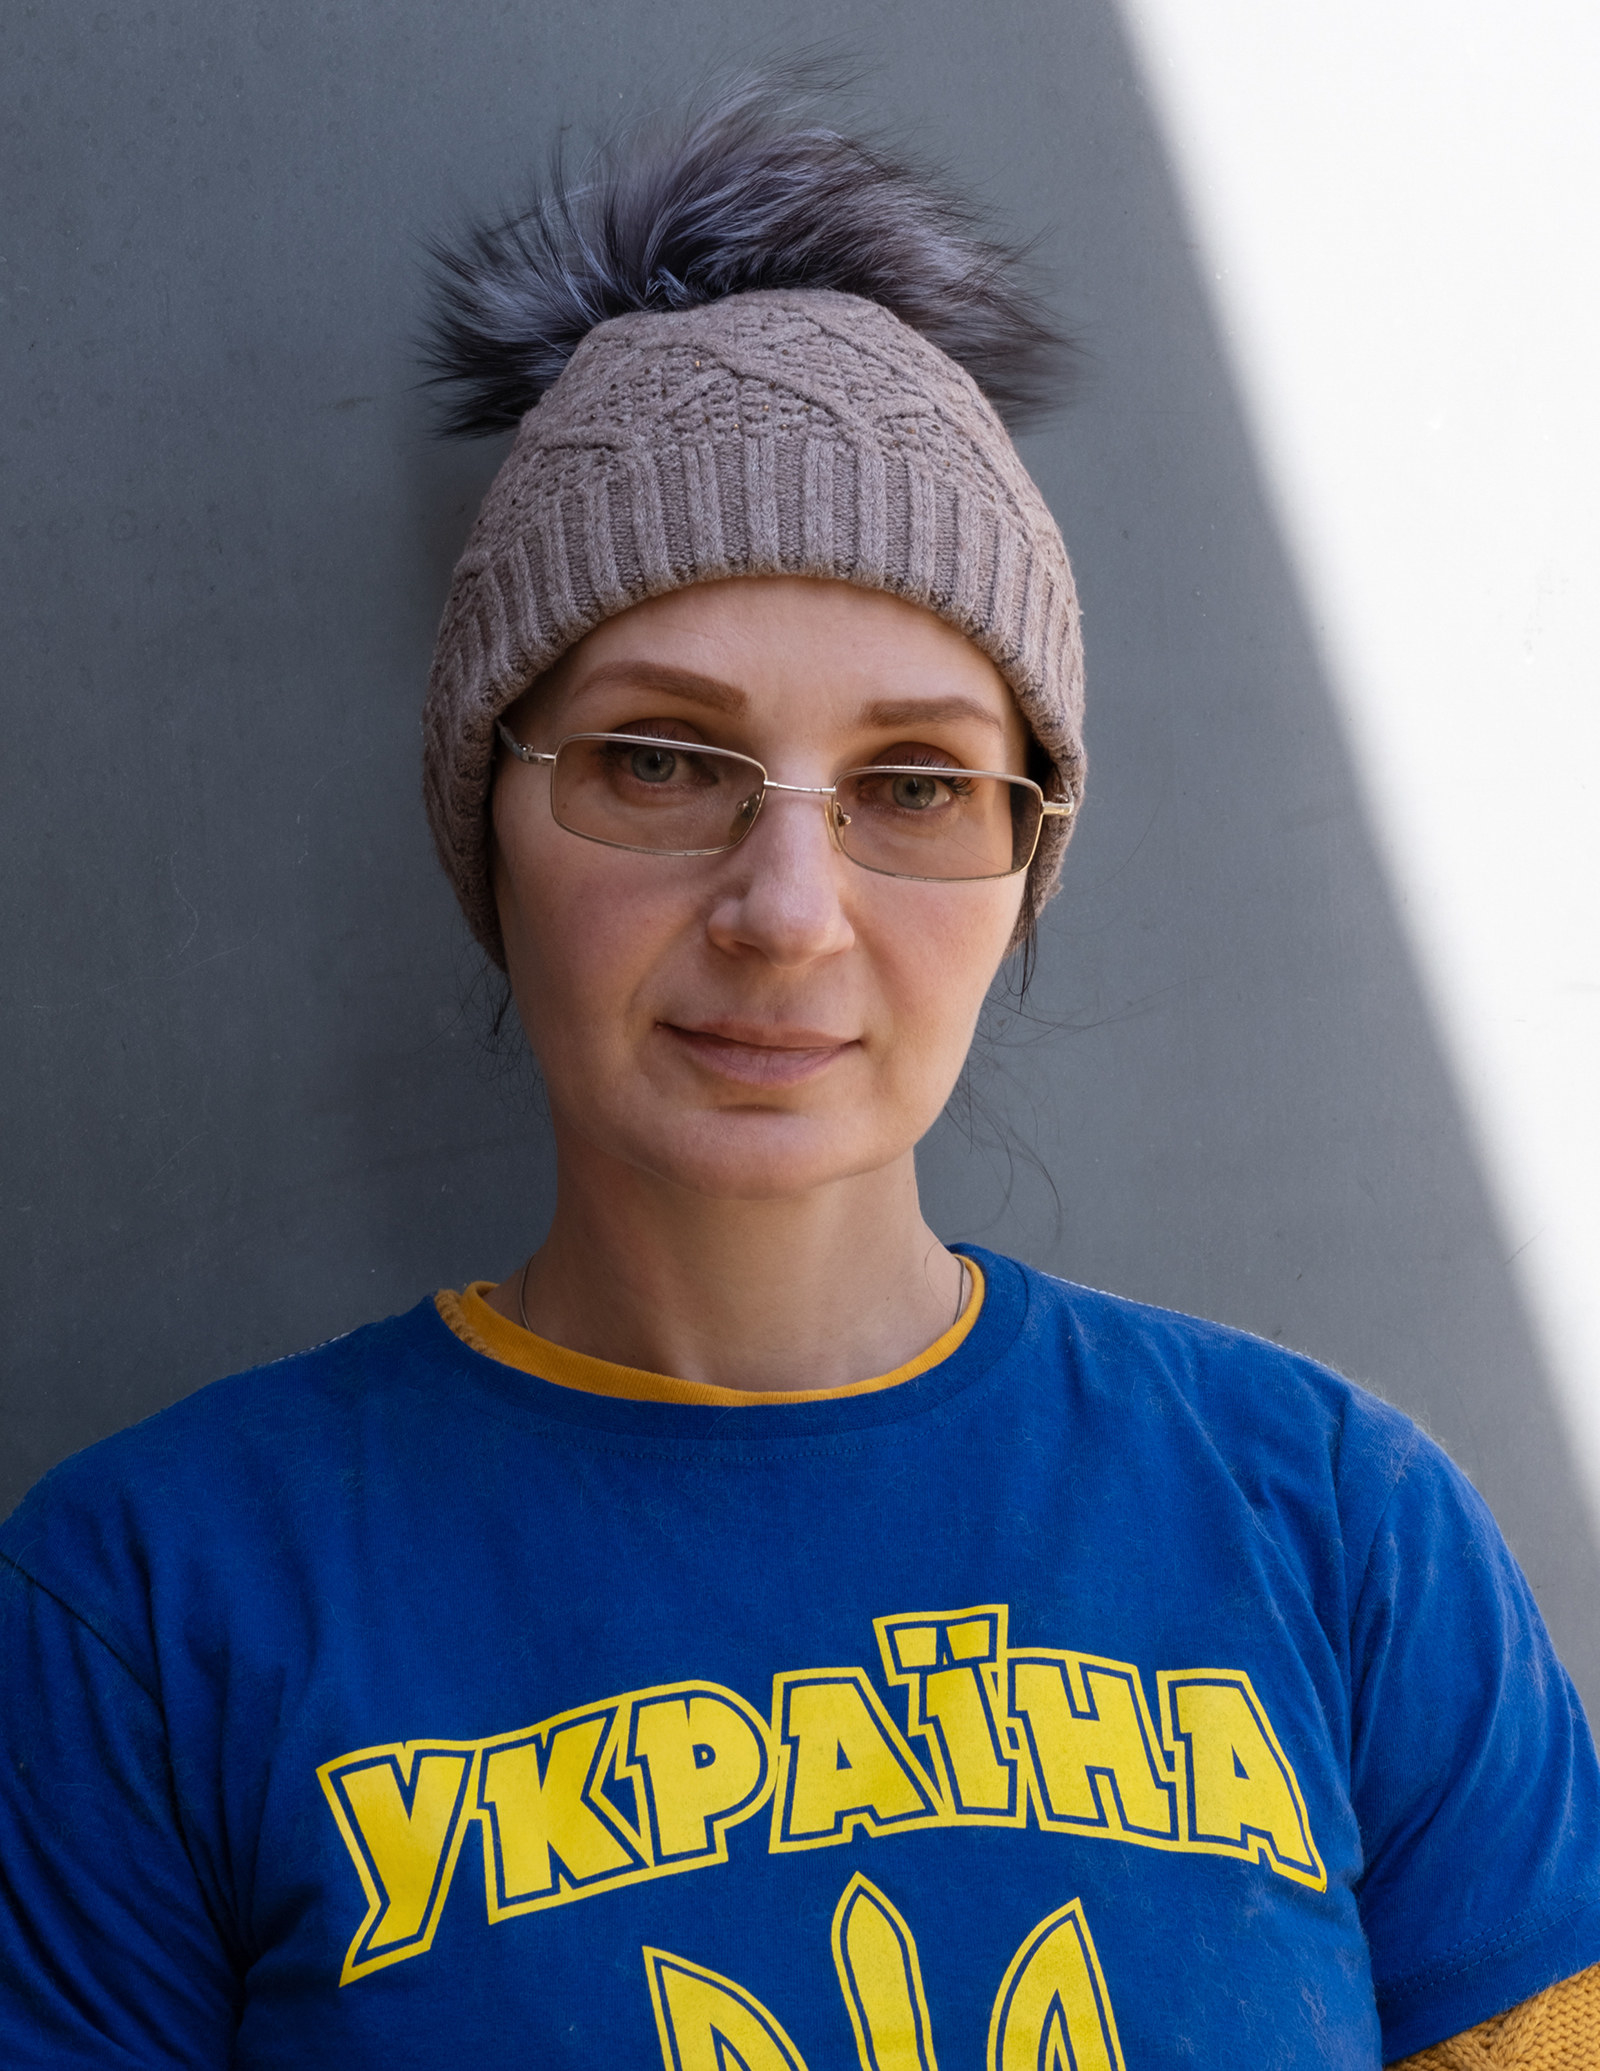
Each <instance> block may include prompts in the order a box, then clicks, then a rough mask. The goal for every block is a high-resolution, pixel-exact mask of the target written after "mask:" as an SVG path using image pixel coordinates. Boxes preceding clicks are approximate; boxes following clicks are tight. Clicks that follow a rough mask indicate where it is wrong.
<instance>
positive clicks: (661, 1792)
mask: <svg viewBox="0 0 1600 2071" xmlns="http://www.w3.org/2000/svg"><path fill="white" fill-rule="evenodd" d="M628 1759H629V1762H630V1764H631V1765H633V1766H634V1767H636V1768H637V1769H638V1770H639V1771H640V1772H641V1775H642V1778H643V1790H644V1799H645V1804H646V1806H647V1808H648V1812H649V1819H650V1836H651V1843H652V1849H653V1853H654V1855H655V1859H656V1862H657V1863H658V1864H666V1863H679V1864H683V1865H685V1866H687V1865H688V1864H690V1863H692V1862H708V1861H709V1862H726V1861H727V1859H728V1844H727V1838H726V1836H727V1831H728V1828H729V1827H730V1826H732V1825H733V1824H734V1823H735V1822H736V1821H738V1820H740V1819H746V1818H748V1817H749V1815H750V1814H751V1813H752V1812H753V1811H754V1810H755V1809H756V1806H757V1805H758V1804H759V1803H760V1802H761V1800H762V1798H764V1797H765V1795H766V1792H767V1788H768V1785H769V1783H770V1780H771V1772H772V1764H771V1761H770V1759H769V1757H768V1753H767V1730H766V1721H765V1719H763V1718H762V1717H761V1715H760V1714H759V1713H758V1712H757V1711H755V1710H754V1709H753V1707H752V1706H750V1705H748V1704H746V1702H745V1701H744V1699H743V1698H742V1697H740V1696H739V1695H738V1694H737V1693H736V1692H734V1691H732V1690H724V1689H722V1688H721V1687H720V1686H718V1685H716V1684H713V1683H685V1684H683V1685H682V1686H681V1688H679V1689H675V1690H672V1691H669V1692H663V1693H662V1694H661V1695H660V1696H650V1697H636V1698H635V1699H634V1703H633V1725H632V1727H631V1729H630V1731H629V1734H628Z"/></svg>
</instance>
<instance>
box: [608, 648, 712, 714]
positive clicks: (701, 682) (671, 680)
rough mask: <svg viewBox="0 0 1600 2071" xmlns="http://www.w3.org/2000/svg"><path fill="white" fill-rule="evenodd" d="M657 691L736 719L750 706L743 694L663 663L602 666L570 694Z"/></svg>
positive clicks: (709, 679) (644, 662) (636, 662)
mask: <svg viewBox="0 0 1600 2071" xmlns="http://www.w3.org/2000/svg"><path fill="white" fill-rule="evenodd" d="M612 688H618V689H624V690H626V689H639V690H660V691H665V692H666V693H667V694H668V695H670V696H672V697H675V698H683V699H685V700H686V701H687V702H688V703H689V704H691V705H705V706H707V707H708V708H709V709H710V710H711V711H713V712H727V713H730V714H733V715H737V714H739V713H741V712H743V711H745V710H746V709H747V708H748V706H749V703H750V700H749V698H748V697H747V696H746V695H745V693H744V692H743V691H742V690H740V689H738V688H737V687H736V686H735V685H734V684H732V683H724V682H722V680H721V679H720V678H719V677H716V676H702V675H700V674H699V673H698V672H697V671H696V670H694V669H674V668H672V667H670V666H669V665H668V664H667V663H665V662H647V661H622V662H602V663H601V664H600V666H599V667H598V668H597V669H595V670H594V671H593V672H592V674H590V675H587V676H585V677H584V679H583V681H582V682H581V683H579V684H578V685H577V686H576V687H575V690H574V693H573V694H574V695H575V696H581V695H582V694H583V692H584V691H588V690H610V689H612Z"/></svg>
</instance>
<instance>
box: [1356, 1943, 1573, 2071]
mask: <svg viewBox="0 0 1600 2071" xmlns="http://www.w3.org/2000/svg"><path fill="white" fill-rule="evenodd" d="M1596 2065H1600V1963H1597V1964H1596V1965H1595V1966H1594V1968H1593V1969H1592V1970H1580V1971H1579V1973H1578V1975H1577V1976H1576V1977H1574V1978H1566V1979H1564V1980H1563V1981H1562V1982H1561V1983H1560V1984H1559V1985H1552V1986H1551V1987H1550V1989H1549V1991H1548V1992H1540V1993H1539V1994H1538V1995H1537V1996H1536V1997H1535V1998H1532V1999H1524V2000H1523V2002H1522V2004H1521V2005H1520V2006H1514V2007H1512V2009H1511V2011H1510V2012H1509V2013H1502V2014H1496V2015H1495V2017H1494V2019H1493V2020H1492V2021H1484V2022H1483V2023H1481V2025H1480V2026H1478V2027H1476V2028H1468V2029H1467V2031H1466V2032H1465V2034H1462V2035H1452V2036H1451V2037H1450V2039H1449V2041H1448V2042H1436V2043H1435V2044H1434V2045H1433V2048H1432V2049H1425V2050H1422V2051H1420V2052H1419V2053H1418V2054H1417V2055H1416V2056H1414V2057H1407V2058H1406V2059H1405V2061H1404V2062H1403V2063H1400V2064H1395V2065H1391V2067H1390V2071H1595V2066H1596Z"/></svg>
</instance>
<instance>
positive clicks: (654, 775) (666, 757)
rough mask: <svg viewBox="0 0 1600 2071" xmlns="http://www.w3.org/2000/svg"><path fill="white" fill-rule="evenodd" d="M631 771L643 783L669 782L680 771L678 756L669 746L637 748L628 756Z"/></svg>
mask: <svg viewBox="0 0 1600 2071" xmlns="http://www.w3.org/2000/svg"><path fill="white" fill-rule="evenodd" d="M628 770H629V773H630V774H631V775H632V776H634V777H636V778H637V779H638V780H639V782H640V783H641V784H669V783H671V781H672V779H673V777H674V776H676V775H677V771H678V758H677V756H676V755H674V754H673V752H672V750H671V749H670V748H667V747H660V748H635V749H633V751H632V752H631V753H630V755H629V757H628Z"/></svg>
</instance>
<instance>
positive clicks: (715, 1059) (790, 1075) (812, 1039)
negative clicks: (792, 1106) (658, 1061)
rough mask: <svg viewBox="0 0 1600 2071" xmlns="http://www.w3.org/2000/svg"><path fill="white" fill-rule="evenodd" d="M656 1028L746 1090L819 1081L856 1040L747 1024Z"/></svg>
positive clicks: (809, 1030) (671, 1023)
mask: <svg viewBox="0 0 1600 2071" xmlns="http://www.w3.org/2000/svg"><path fill="white" fill-rule="evenodd" d="M656 1026H657V1027H658V1028H659V1029H660V1030H661V1032H662V1033H663V1034H664V1035H666V1036H668V1037H670V1038H671V1040H672V1041H673V1042H674V1043H675V1044H676V1045H677V1046H678V1048H679V1049H680V1050H682V1051H683V1052H684V1053H685V1054H686V1055H688V1056H689V1057H692V1058H693V1060H694V1061H695V1063H696V1064H698V1065H699V1066H700V1068H701V1069H702V1070H703V1071H708V1072H711V1073H712V1074H713V1075H714V1076H715V1077H717V1078H720V1079H731V1080H732V1081H734V1082H735V1083H736V1084H738V1085H741V1086H799V1085H803V1084H804V1083H805V1082H806V1081H807V1080H808V1079H814V1078H817V1077H819V1076H820V1075H821V1074H822V1073H823V1072H825V1071H826V1070H827V1069H828V1067H829V1066H830V1065H831V1064H835V1063H837V1062H838V1060H839V1059H840V1058H841V1057H842V1056H843V1055H844V1054H845V1052H846V1051H847V1050H854V1049H856V1048H858V1047H859V1046H858V1044H857V1042H856V1041H855V1039H854V1038H853V1037H850V1038H841V1037H839V1036H835V1035H829V1034H827V1033H826V1032H825V1031H824V1030H822V1029H815V1028H792V1027H762V1026H761V1025H760V1024H758V1023H755V1022H747V1021H713V1022H705V1023H702V1024H701V1025H700V1026H699V1027H696V1028H688V1027H685V1026H683V1025H682V1024H681V1023H679V1022H676V1021H659V1022H657V1023H656Z"/></svg>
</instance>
